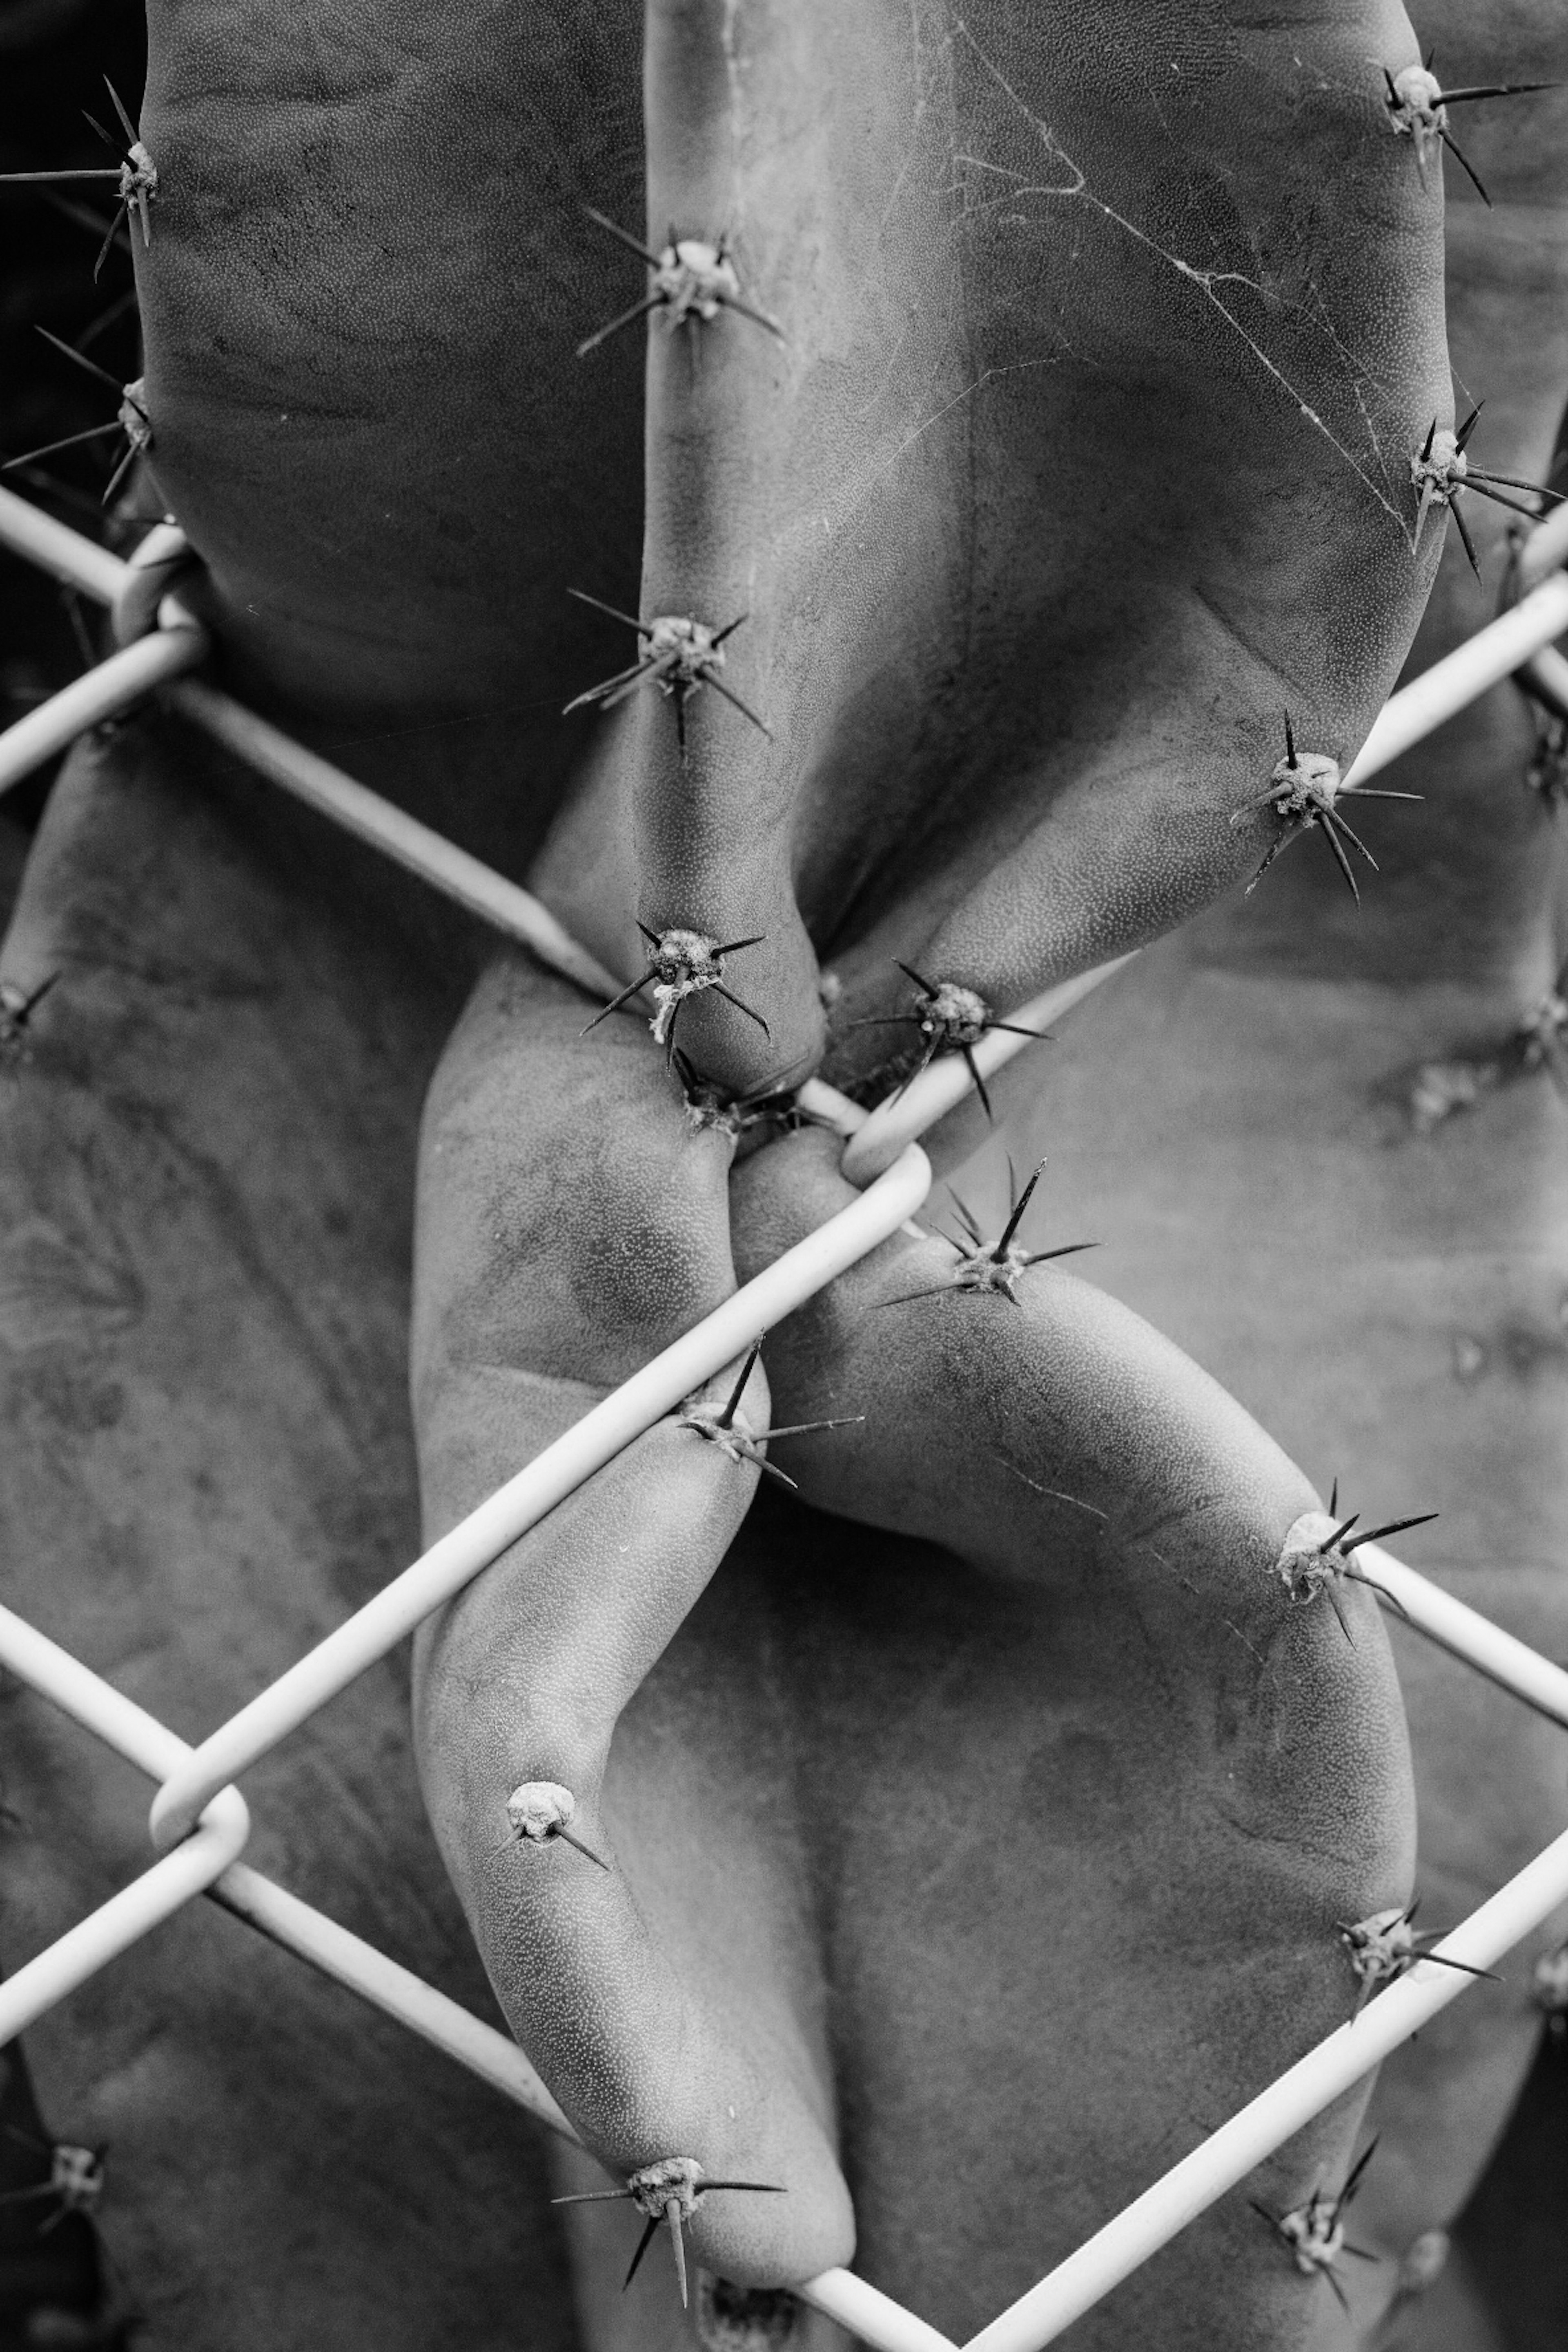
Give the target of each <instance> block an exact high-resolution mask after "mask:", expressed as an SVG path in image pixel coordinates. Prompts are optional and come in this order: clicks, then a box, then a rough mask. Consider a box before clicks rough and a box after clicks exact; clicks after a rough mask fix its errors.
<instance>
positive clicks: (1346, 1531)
mask: <svg viewBox="0 0 1568 2352" xmlns="http://www.w3.org/2000/svg"><path fill="white" fill-rule="evenodd" d="M1339 1503H1340V1482H1339V1480H1338V1479H1337V1478H1336V1479H1335V1481H1334V1484H1333V1488H1332V1491H1331V1494H1330V1496H1329V1508H1328V1517H1329V1518H1330V1520H1331V1521H1332V1519H1333V1517H1334V1514H1335V1513H1336V1511H1337V1510H1338V1509H1339ZM1323 1516H1324V1515H1323V1513H1322V1512H1321V1511H1304V1512H1303V1513H1302V1515H1301V1517H1300V1518H1299V1519H1298V1520H1297V1521H1296V1523H1295V1525H1294V1526H1293V1527H1292V1528H1289V1531H1288V1532H1287V1534H1286V1538H1285V1544H1284V1549H1282V1550H1281V1552H1280V1554H1279V1562H1278V1571H1279V1580H1280V1581H1281V1583H1282V1584H1283V1585H1284V1587H1285V1590H1286V1591H1287V1592H1288V1593H1289V1595H1290V1598H1291V1600H1292V1601H1296V1602H1297V1603H1299V1604H1300V1606H1302V1607H1305V1606H1307V1605H1308V1604H1309V1603H1310V1602H1311V1601H1316V1599H1317V1598H1318V1595H1319V1593H1320V1592H1322V1593H1326V1594H1327V1595H1328V1599H1329V1605H1330V1607H1331V1609H1332V1611H1333V1612H1334V1615H1335V1616H1336V1617H1337V1618H1338V1619H1339V1622H1340V1631H1341V1633H1342V1634H1343V1635H1344V1637H1345V1639H1346V1641H1347V1642H1349V1643H1350V1644H1351V1647H1352V1649H1353V1648H1354V1647H1355V1643H1354V1640H1353V1638H1352V1633H1351V1629H1350V1627H1349V1625H1348V1624H1347V1623H1346V1622H1345V1614H1344V1611H1343V1610H1342V1608H1341V1607H1340V1600H1339V1594H1338V1592H1337V1591H1336V1590H1335V1587H1336V1585H1337V1584H1339V1583H1341V1582H1349V1583H1352V1584H1364V1585H1365V1586H1366V1587H1367V1588H1368V1590H1369V1591H1373V1592H1376V1593H1381V1594H1382V1596H1383V1598H1384V1600H1385V1601H1393V1602H1394V1607H1395V1608H1396V1609H1397V1608H1399V1607H1400V1603H1399V1602H1398V1601H1394V1595H1393V1594H1392V1593H1391V1592H1389V1591H1387V1590H1386V1589H1385V1588H1384V1586H1383V1585H1381V1584H1379V1583H1378V1582H1377V1580H1376V1579H1375V1578H1374V1577H1371V1576H1368V1575H1367V1573H1366V1571H1365V1570H1363V1569H1362V1568H1359V1567H1357V1566H1355V1565H1354V1564H1353V1563H1352V1553H1353V1552H1356V1551H1359V1550H1360V1549H1361V1547H1362V1545H1363V1544H1369V1543H1378V1542H1381V1540H1382V1538H1384V1536H1396V1535H1402V1534H1403V1533H1404V1532H1405V1529H1406V1528H1425V1527H1428V1526H1430V1524H1431V1522H1432V1521H1433V1520H1434V1519H1435V1518H1436V1517H1438V1514H1437V1513H1436V1511H1422V1512H1420V1513H1418V1514H1417V1515H1416V1517H1414V1518H1409V1519H1389V1520H1387V1521H1386V1522H1385V1523H1384V1526H1382V1527H1380V1528H1367V1529H1366V1530H1365V1532H1364V1533H1363V1534H1362V1535H1359V1536H1354V1537H1352V1535H1351V1529H1352V1528H1353V1527H1354V1525H1355V1523H1356V1521H1357V1520H1358V1519H1359V1518H1360V1517H1361V1513H1360V1512H1359V1511H1352V1513H1351V1515H1350V1517H1349V1518H1348V1519H1342V1520H1340V1522H1339V1523H1338V1525H1337V1526H1332V1525H1331V1527H1330V1528H1329V1532H1328V1534H1327V1535H1326V1536H1324V1537H1322V1538H1321V1539H1320V1540H1318V1541H1314V1540H1313V1538H1314V1537H1315V1536H1316V1533H1317V1530H1318V1528H1320V1527H1321V1524H1322V1520H1323Z"/></svg>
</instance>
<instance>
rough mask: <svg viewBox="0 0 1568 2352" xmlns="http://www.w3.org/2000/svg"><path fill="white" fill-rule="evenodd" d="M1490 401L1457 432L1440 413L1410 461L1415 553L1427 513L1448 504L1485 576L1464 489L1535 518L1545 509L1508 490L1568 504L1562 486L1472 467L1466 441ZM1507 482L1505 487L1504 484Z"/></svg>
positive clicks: (1479, 404)
mask: <svg viewBox="0 0 1568 2352" xmlns="http://www.w3.org/2000/svg"><path fill="white" fill-rule="evenodd" d="M1484 406H1485V403H1484V402H1482V401H1478V402H1477V404H1476V405H1475V406H1474V408H1472V409H1471V411H1470V413H1469V415H1468V416H1467V417H1466V419H1465V421H1464V423H1463V424H1462V425H1460V427H1459V429H1458V432H1457V433H1452V432H1450V431H1449V430H1448V428H1447V425H1443V426H1439V425H1438V423H1437V420H1436V417H1434V418H1433V419H1432V422H1431V424H1430V425H1428V426H1427V428H1426V440H1425V441H1424V442H1423V443H1422V445H1421V447H1420V449H1419V451H1418V452H1417V453H1416V455H1415V457H1412V458H1411V460H1410V480H1411V484H1412V486H1413V488H1415V490H1416V491H1417V492H1418V494H1419V503H1418V505H1417V507H1416V509H1415V539H1414V541H1412V552H1414V551H1415V548H1418V547H1419V546H1420V544H1421V534H1422V532H1423V531H1424V530H1425V529H1426V517H1427V515H1428V514H1429V513H1430V512H1431V510H1432V509H1433V508H1434V507H1443V508H1446V509H1447V512H1448V513H1449V514H1451V515H1452V516H1453V518H1454V523H1455V527H1456V529H1457V530H1458V534H1459V537H1460V539H1461V541H1463V543H1464V550H1465V553H1466V554H1467V556H1468V558H1469V563H1470V570H1471V571H1472V572H1474V573H1475V575H1476V578H1477V579H1478V580H1479V578H1480V576H1481V567H1480V565H1479V562H1477V561H1476V549H1475V542H1474V541H1473V540H1472V539H1471V537H1470V533H1469V528H1468V524H1467V523H1466V521H1465V518H1464V516H1463V515H1462V514H1461V513H1460V511H1459V508H1458V496H1459V492H1460V491H1461V490H1474V491H1475V493H1476V495H1477V497H1478V498H1482V499H1491V501H1492V503H1493V505H1494V506H1500V507H1507V508H1508V509H1509V511H1510V514H1521V515H1524V516H1526V517H1528V519H1529V520H1531V522H1539V521H1540V520H1541V514H1540V509H1539V508H1536V507H1527V506H1525V505H1523V504H1522V503H1521V500H1520V499H1510V498H1509V497H1508V496H1507V495H1506V492H1507V491H1508V490H1528V491H1530V492H1531V495H1532V496H1533V497H1535V498H1538V499H1551V501H1552V504H1553V505H1554V506H1561V505H1562V504H1563V494H1562V492H1561V491H1560V490H1549V489H1548V488H1546V486H1545V484H1544V483H1542V482H1526V481H1521V479H1520V478H1519V477H1518V476H1517V475H1514V474H1489V473H1483V472H1482V471H1481V469H1480V468H1479V467H1476V466H1472V465H1471V463H1470V461H1469V458H1468V457H1467V456H1466V454H1465V453H1466V446H1467V444H1468V441H1469V438H1470V436H1471V434H1472V433H1473V432H1474V431H1475V429H1476V424H1477V420H1478V419H1479V415H1480V413H1481V410H1482V408H1483V407H1484ZM1499 485H1501V486H1502V487H1501V488H1500V487H1499Z"/></svg>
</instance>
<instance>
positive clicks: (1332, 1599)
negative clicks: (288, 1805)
mask: <svg viewBox="0 0 1568 2352" xmlns="http://www.w3.org/2000/svg"><path fill="white" fill-rule="evenodd" d="M1323 1591H1325V1592H1326V1593H1327V1595H1328V1597H1329V1606H1330V1608H1331V1610H1332V1611H1333V1612H1334V1615H1335V1616H1336V1617H1337V1618H1338V1619H1339V1621H1340V1631H1341V1633H1342V1634H1343V1635H1344V1637H1345V1639H1346V1641H1347V1642H1348V1643H1350V1645H1351V1648H1352V1650H1353V1649H1354V1648H1355V1636H1354V1634H1353V1633H1352V1632H1351V1629H1350V1627H1349V1625H1348V1624H1347V1623H1346V1622H1345V1612H1344V1611H1343V1610H1342V1608H1341V1607H1340V1596H1339V1594H1338V1593H1337V1592H1336V1591H1334V1588H1333V1586H1332V1585H1331V1584H1329V1583H1325V1584H1324V1586H1323Z"/></svg>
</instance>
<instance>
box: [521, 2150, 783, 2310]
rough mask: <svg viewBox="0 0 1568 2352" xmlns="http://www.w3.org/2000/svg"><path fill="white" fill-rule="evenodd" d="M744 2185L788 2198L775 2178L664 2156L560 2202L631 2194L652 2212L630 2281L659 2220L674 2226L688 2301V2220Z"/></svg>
mask: <svg viewBox="0 0 1568 2352" xmlns="http://www.w3.org/2000/svg"><path fill="white" fill-rule="evenodd" d="M731 2189H744V2190H746V2191H748V2192H749V2193H750V2194H751V2195H752V2196H756V2197H782V2196H784V2194H785V2191H784V2189H782V2188H780V2187H779V2185H778V2184H777V2182H775V2181H771V2180H710V2179H708V2178H707V2177H706V2175H705V2174H704V2172H703V2169H702V2167H701V2165H700V2164H699V2163H698V2161H697V2158H695V2157H694V2156H664V2157H660V2158H658V2161H657V2162H655V2163H653V2164H645V2165H642V2166H640V2167H639V2168H638V2169H637V2171H636V2172H632V2173H628V2174H627V2176H626V2187H625V2188H624V2189H585V2190H579V2191H578V2192H577V2193H575V2194H574V2195H572V2196H569V2197H556V2198H552V2200H551V2201H552V2204H556V2205H614V2204H619V2203H621V2202H623V2201H624V2200H626V2199H628V2198H629V2199H630V2200H631V2202H632V2203H633V2204H634V2205H635V2206H636V2207H637V2211H638V2212H639V2213H646V2214H647V2228H646V2229H645V2230H644V2231H643V2233H642V2236H641V2237H640V2238H639V2239H638V2240H637V2252H635V2253H634V2254H633V2256H632V2259H631V2265H630V2267H629V2269H628V2270H627V2272H626V2286H630V2284H631V2283H632V2281H633V2279H635V2278H636V2276H637V2271H638V2269H639V2267H640V2266H641V2263H642V2258H643V2256H644V2255H645V2254H646V2253H647V2250H648V2248H649V2246H650V2245H652V2243H653V2241H654V2238H655V2236H656V2235H657V2234H658V2229H659V2225H660V2224H661V2223H664V2224H666V2225H667V2226H668V2231H669V2242H670V2247H671V2250H672V2252H673V2253H674V2255H675V2274H676V2276H677V2278H678V2279H679V2282H680V2300H681V2303H682V2305H685V2304H686V2303H687V2301H688V2299H689V2298H688V2294H687V2284H686V2245H685V2242H684V2240H683V2239H682V2237H681V2234H680V2233H681V2231H682V2229H683V2227H684V2225H685V2224H686V2223H687V2222H688V2221H690V2219H691V2217H692V2215H693V2214H694V2213H695V2212H696V2210H697V2208H698V2206H699V2204H700V2202H701V2200H702V2199H703V2198H704V2197H711V2196H714V2195H716V2194H717V2193H718V2192H720V2191H721V2190H731Z"/></svg>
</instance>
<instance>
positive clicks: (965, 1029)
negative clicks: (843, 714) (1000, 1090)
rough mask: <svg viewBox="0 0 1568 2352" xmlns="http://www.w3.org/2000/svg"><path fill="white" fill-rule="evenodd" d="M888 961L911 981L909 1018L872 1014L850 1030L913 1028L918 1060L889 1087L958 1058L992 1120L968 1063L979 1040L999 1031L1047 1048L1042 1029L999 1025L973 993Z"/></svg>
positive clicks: (982, 1083) (978, 1078)
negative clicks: (941, 1060) (920, 1041)
mask: <svg viewBox="0 0 1568 2352" xmlns="http://www.w3.org/2000/svg"><path fill="white" fill-rule="evenodd" d="M893 961H894V962H895V963H896V964H897V965H898V968H899V970H900V971H901V972H902V973H903V974H904V977H905V978H906V979H907V980H911V981H913V982H914V984H915V987H916V989H917V990H918V991H919V994H918V995H917V996H916V999H915V1009H914V1011H913V1012H912V1013H880V1014H875V1015H872V1016H871V1017H869V1018H868V1019H867V1020H864V1021H852V1022H851V1023H850V1024H849V1026H850V1027H851V1029H909V1028H913V1029H918V1030H919V1031H920V1033H921V1036H922V1037H923V1038H924V1040H925V1044H924V1046H923V1048H922V1049H921V1057H920V1060H919V1061H918V1062H917V1063H916V1065H915V1066H914V1068H913V1069H912V1070H911V1071H910V1074H909V1076H907V1077H906V1078H904V1079H903V1080H901V1081H900V1085H899V1086H898V1087H895V1088H894V1092H895V1093H896V1094H901V1093H902V1092H903V1089H904V1087H907V1086H911V1085H912V1084H913V1083H914V1081H915V1079H916V1078H918V1077H919V1076H920V1075H921V1071H922V1070H925V1069H929V1068H930V1066H931V1063H932V1062H933V1061H934V1060H935V1059H936V1056H937V1055H939V1054H962V1055H963V1061H964V1066H965V1067H966V1068H967V1070H968V1072H969V1076H970V1079H971V1081H972V1083H973V1087H974V1091H975V1093H976V1094H977V1095H978V1096H979V1097H980V1102H981V1107H982V1108H983V1109H984V1113H985V1116H986V1118H991V1117H992V1115H993V1114H992V1109H991V1097H990V1096H989V1095H988V1094H987V1093H986V1091H985V1081H984V1078H983V1077H982V1076H981V1074H980V1066H979V1064H978V1063H977V1062H976V1060H975V1058H974V1048H975V1047H976V1045H979V1043H980V1040H981V1039H982V1037H984V1036H986V1035H987V1034H989V1033H990V1031H991V1030H993V1029H1005V1030H1007V1031H1008V1032H1009V1033H1010V1034H1012V1035H1013V1036H1015V1037H1033V1038H1037V1039H1041V1040H1045V1042H1047V1043H1048V1042H1049V1040H1048V1038H1047V1033H1046V1032H1045V1031H1044V1030H1043V1029H1024V1028H1020V1027H1019V1025H1018V1024H1017V1023H1016V1021H1003V1020H1000V1019H998V1017H997V1015H996V1014H995V1013H994V1012H993V1011H992V1009H991V1007H990V1005H989V1004H988V1003H986V1001H985V999H984V997H983V996H982V995H980V993H979V992H978V991H977V990H975V989H973V988H964V987H963V985H962V984H961V983H960V982H958V981H955V980H926V979H925V978H924V977H923V976H922V975H921V973H920V972H918V971H916V970H915V968H914V966H913V965H912V964H908V963H905V962H904V961H903V959H902V958H901V957H900V956H895V957H894V958H893Z"/></svg>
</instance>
